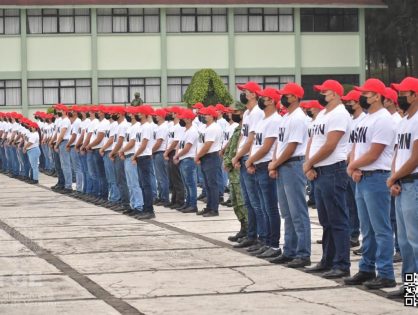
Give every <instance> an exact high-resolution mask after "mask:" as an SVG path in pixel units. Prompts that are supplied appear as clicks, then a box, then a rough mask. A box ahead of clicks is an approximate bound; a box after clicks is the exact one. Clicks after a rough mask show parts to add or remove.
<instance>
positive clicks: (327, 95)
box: [314, 80, 344, 107]
mask: <svg viewBox="0 0 418 315" xmlns="http://www.w3.org/2000/svg"><path fill="white" fill-rule="evenodd" d="M314 90H315V91H317V92H319V94H318V99H317V100H318V102H319V104H321V105H322V106H325V107H327V106H329V105H331V106H333V105H337V104H340V103H341V96H343V94H344V88H343V86H342V85H341V83H340V82H338V81H335V80H326V81H325V82H324V83H322V84H321V85H314Z"/></svg>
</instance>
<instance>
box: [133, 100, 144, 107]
mask: <svg viewBox="0 0 418 315" xmlns="http://www.w3.org/2000/svg"><path fill="white" fill-rule="evenodd" d="M142 104H144V101H143V100H142V98H139V99H133V100H132V102H131V106H140V105H142Z"/></svg>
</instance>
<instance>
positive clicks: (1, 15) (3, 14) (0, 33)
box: [0, 9, 21, 36]
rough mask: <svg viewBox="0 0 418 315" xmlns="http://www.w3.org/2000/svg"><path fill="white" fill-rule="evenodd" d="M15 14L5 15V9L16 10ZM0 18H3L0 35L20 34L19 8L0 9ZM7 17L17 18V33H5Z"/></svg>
mask: <svg viewBox="0 0 418 315" xmlns="http://www.w3.org/2000/svg"><path fill="white" fill-rule="evenodd" d="M16 10H17V14H16V15H6V11H9V13H10V11H16ZM0 18H2V19H3V32H0V36H4V35H20V34H21V29H20V10H19V9H0ZM7 18H18V31H17V33H6V19H7Z"/></svg>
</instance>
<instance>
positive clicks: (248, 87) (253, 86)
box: [237, 81, 261, 93]
mask: <svg viewBox="0 0 418 315" xmlns="http://www.w3.org/2000/svg"><path fill="white" fill-rule="evenodd" d="M237 88H238V89H239V90H241V91H242V90H247V91H250V92H251V93H255V92H257V91H260V90H261V87H260V86H259V85H258V84H257V83H256V82H253V81H249V82H247V83H245V84H238V85H237Z"/></svg>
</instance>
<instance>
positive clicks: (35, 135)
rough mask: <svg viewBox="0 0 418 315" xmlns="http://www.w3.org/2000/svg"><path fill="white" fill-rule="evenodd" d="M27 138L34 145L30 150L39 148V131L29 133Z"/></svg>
mask: <svg viewBox="0 0 418 315" xmlns="http://www.w3.org/2000/svg"><path fill="white" fill-rule="evenodd" d="M26 137H27V141H28V142H30V143H32V145H31V146H29V147H28V150H30V149H33V148H36V147H39V134H38V132H37V131H35V132H28V134H27V135H26Z"/></svg>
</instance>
